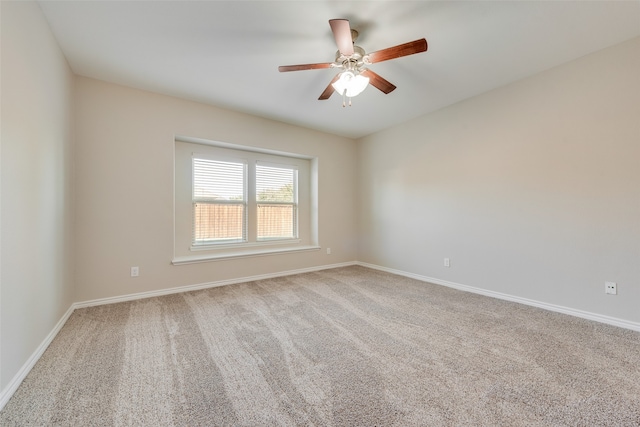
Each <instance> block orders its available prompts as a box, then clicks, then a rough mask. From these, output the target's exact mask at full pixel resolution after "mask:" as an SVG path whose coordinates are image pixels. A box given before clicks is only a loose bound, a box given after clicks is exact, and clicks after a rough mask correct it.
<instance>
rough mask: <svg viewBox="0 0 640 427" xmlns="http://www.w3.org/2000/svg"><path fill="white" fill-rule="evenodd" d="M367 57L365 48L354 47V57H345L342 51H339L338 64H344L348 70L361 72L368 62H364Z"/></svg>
mask: <svg viewBox="0 0 640 427" xmlns="http://www.w3.org/2000/svg"><path fill="white" fill-rule="evenodd" d="M365 55H366V53H365V51H364V49H363V48H361V47H360V46H355V45H354V46H353V54H352V55H349V56H345V55H343V54H341V53H340V51H337V52H336V62H337V63H338V64H342V66H343V67H344V68H345V69H347V70H359V69H360V67H362V66H363V65H364V63H365V62H366V61H364V58H365Z"/></svg>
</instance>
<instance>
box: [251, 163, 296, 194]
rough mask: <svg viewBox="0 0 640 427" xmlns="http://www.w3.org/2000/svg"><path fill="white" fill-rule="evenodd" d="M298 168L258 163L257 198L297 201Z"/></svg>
mask: <svg viewBox="0 0 640 427" xmlns="http://www.w3.org/2000/svg"><path fill="white" fill-rule="evenodd" d="M297 172H298V171H297V170H294V169H284V168H277V167H270V166H262V165H256V200H257V201H258V203H260V202H288V203H295V202H296V201H297V200H296V199H297V198H296V197H295V196H296V195H295V190H296V189H295V178H296V177H297V176H296V175H297Z"/></svg>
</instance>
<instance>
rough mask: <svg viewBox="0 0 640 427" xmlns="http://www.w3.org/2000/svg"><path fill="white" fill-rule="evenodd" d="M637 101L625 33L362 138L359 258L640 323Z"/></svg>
mask: <svg viewBox="0 0 640 427" xmlns="http://www.w3.org/2000/svg"><path fill="white" fill-rule="evenodd" d="M425 96H428V94H425ZM639 100H640V39H634V40H631V41H628V42H626V43H623V44H620V45H617V46H614V47H612V48H609V49H606V50H603V51H600V52H597V53H595V54H592V55H589V56H586V57H583V58H581V59H579V60H576V61H573V62H570V63H568V64H565V65H563V66H560V67H557V68H554V69H552V70H549V71H547V72H544V73H541V74H538V75H536V76H534V77H531V78H528V79H525V80H522V81H519V82H517V83H514V84H511V85H508V86H506V87H503V88H500V89H497V90H494V91H491V92H489V93H486V94H484V95H481V96H478V97H476V98H473V99H470V100H467V101H464V102H461V103H459V104H457V105H454V106H451V107H449V108H445V109H443V110H440V111H437V112H435V113H432V114H429V115H426V116H423V117H420V118H418V119H415V120H412V121H410V122H408V123H405V124H403V125H401V126H397V127H394V128H392V129H388V130H386V131H383V132H379V133H377V134H375V135H372V136H370V137H367V138H364V139H362V140H361V141H359V151H358V156H359V159H360V172H359V181H360V184H359V190H360V193H361V198H360V202H359V216H358V218H359V220H360V224H361V226H360V253H359V259H360V260H361V261H363V262H368V263H372V264H377V265H380V266H384V267H387V268H393V269H397V270H402V271H405V272H409V273H413V274H418V275H422V276H427V277H432V278H436V279H439V280H444V281H450V282H454V283H458V284H463V285H467V286H474V287H478V288H482V289H486V290H490V291H495V292H502V293H505V294H509V295H514V296H518V297H521V298H529V299H533V300H537V301H541V302H545V303H549V304H556V305H561V306H566V307H570V308H573V309H578V310H585V311H587V312H591V313H597V314H600V315H604V316H612V317H616V318H621V319H625V320H627V321H633V322H639V321H640V310H639V309H638V301H640V102H639ZM445 257H449V258H450V259H451V267H450V268H446V267H444V266H443V259H444V258H445ZM605 281H614V282H617V283H618V295H617V296H609V295H605V293H604V283H605Z"/></svg>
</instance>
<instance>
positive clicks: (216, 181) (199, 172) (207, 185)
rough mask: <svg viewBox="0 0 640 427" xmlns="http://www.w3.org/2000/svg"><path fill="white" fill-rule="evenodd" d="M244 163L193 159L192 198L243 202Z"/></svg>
mask: <svg viewBox="0 0 640 427" xmlns="http://www.w3.org/2000/svg"><path fill="white" fill-rule="evenodd" d="M244 170H245V165H244V163H232V162H221V161H216V160H207V159H196V158H194V159H193V198H194V199H208V200H244V194H245V191H244V176H245V173H244Z"/></svg>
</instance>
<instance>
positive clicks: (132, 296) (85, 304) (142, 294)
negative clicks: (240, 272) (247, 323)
mask: <svg viewBox="0 0 640 427" xmlns="http://www.w3.org/2000/svg"><path fill="white" fill-rule="evenodd" d="M351 265H357V262H356V261H351V262H343V263H340V264H330V265H321V266H318V267H308V268H300V269H297V270H287V271H280V272H277V273H268V274H259V275H256V276H245V277H239V278H235V279H227V280H218V281H215V282H207V283H199V284H196V285H186V286H178V287H175V288H169V289H161V290H158V291H149V292H139V293H135V294H128V295H122V296H118V297H109V298H99V299H94V300H90V301H83V302H77V303H75V304H74V305H73V308H74V309H75V308H84V307H93V306H96V305H104V304H114V303H117V302H125V301H133V300H137V299H144V298H152V297H159V296H163V295H170V294H179V293H181V292H190V291H198V290H200V289H207V288H215V287H218V286H226V285H233V284H236V283H245V282H253V281H256V280H265V279H273V278H274V277H282V276H291V275H294V274H300V273H311V272H314V271H320V270H328V269H330V268H338V267H348V266H351Z"/></svg>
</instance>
